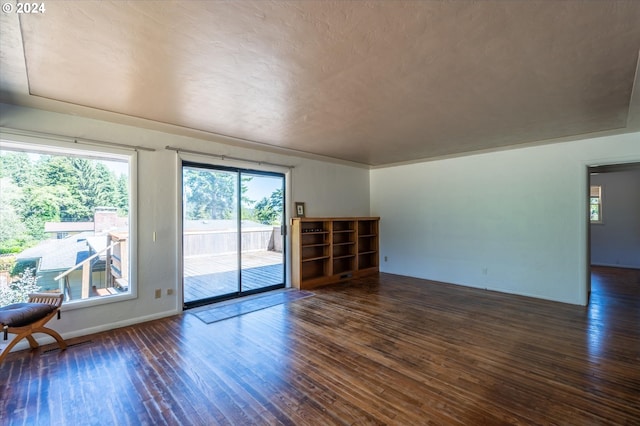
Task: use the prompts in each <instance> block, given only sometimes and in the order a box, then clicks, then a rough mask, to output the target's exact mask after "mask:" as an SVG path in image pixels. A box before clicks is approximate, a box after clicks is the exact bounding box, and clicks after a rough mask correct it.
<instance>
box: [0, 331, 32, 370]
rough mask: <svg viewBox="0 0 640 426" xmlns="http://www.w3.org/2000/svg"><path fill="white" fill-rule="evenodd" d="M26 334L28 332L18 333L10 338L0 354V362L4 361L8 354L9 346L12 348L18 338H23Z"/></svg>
mask: <svg viewBox="0 0 640 426" xmlns="http://www.w3.org/2000/svg"><path fill="white" fill-rule="evenodd" d="M27 336H28V333H20V334H18V335H17V336H16V337H15V338H14V339H13V340H11V342H10V343H9V344H8V345H7V346H5V348H4V349H3V350H2V353H1V354H0V363H1V362H2V361H4V359H5V358H6V357H7V355H9V352H11V348H13V347H14V346H15V345H16V344H17V343H18V342H19V341H20V340H22V339H24V338H25V337H27Z"/></svg>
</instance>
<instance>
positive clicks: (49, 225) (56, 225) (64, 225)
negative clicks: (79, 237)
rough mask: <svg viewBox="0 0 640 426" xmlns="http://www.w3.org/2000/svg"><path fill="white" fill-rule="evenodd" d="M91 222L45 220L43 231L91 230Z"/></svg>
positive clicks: (92, 225)
mask: <svg viewBox="0 0 640 426" xmlns="http://www.w3.org/2000/svg"><path fill="white" fill-rule="evenodd" d="M93 227H94V224H93V222H46V223H45V224H44V232H84V231H93Z"/></svg>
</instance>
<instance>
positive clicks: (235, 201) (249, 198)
mask: <svg viewBox="0 0 640 426" xmlns="http://www.w3.org/2000/svg"><path fill="white" fill-rule="evenodd" d="M182 170H183V172H182V182H183V183H182V194H183V196H182V202H183V236H182V238H183V242H182V244H183V292H184V305H185V307H193V306H198V305H203V304H206V303H210V302H213V301H216V300H222V299H228V298H232V297H238V296H241V295H245V294H251V293H257V292H261V291H267V290H271V289H275V288H281V287H284V281H285V273H284V271H285V262H284V253H285V250H284V236H283V235H282V233H281V225H282V224H283V221H284V217H285V215H284V207H283V206H284V175H282V174H277V173H267V172H259V171H249V170H240V169H231V168H222V167H213V166H208V165H203V164H196V163H188V162H185V163H183V168H182Z"/></svg>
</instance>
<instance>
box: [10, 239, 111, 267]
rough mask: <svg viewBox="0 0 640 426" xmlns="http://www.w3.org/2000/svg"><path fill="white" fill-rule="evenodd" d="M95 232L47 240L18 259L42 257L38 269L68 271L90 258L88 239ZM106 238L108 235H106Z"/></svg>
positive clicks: (17, 257)
mask: <svg viewBox="0 0 640 426" xmlns="http://www.w3.org/2000/svg"><path fill="white" fill-rule="evenodd" d="M89 238H91V239H92V240H93V239H94V238H95V235H94V234H93V232H83V233H80V234H76V235H73V236H71V237H68V238H63V239H60V240H47V241H43V242H42V243H40V244H38V245H37V246H35V247H31V248H29V249H27V250H25V251H23V252H22V253H20V254H19V255H17V256H16V259H17V260H18V261H20V260H28V259H40V262H39V265H38V271H40V272H44V271H66V270H67V269H69V268H71V267H73V266H75V265H77V264H78V263H80V262H82V261H83V260H84V259H86V258H88V257H89V256H90V255H91V253H92V251H91V249H90V247H89V241H88V239H89ZM104 238H106V237H104Z"/></svg>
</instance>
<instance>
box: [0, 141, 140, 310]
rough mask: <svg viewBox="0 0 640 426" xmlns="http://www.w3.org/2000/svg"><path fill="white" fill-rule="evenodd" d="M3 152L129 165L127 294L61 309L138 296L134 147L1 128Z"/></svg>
mask: <svg viewBox="0 0 640 426" xmlns="http://www.w3.org/2000/svg"><path fill="white" fill-rule="evenodd" d="M0 150H10V151H14V152H32V153H41V154H50V155H74V156H79V157H82V158H88V159H96V160H124V161H127V163H128V172H129V218H128V221H129V238H128V239H129V241H128V251H129V253H128V255H129V265H130V267H129V283H128V284H129V290H128V291H127V292H126V293H121V294H114V295H110V296H94V297H90V298H88V299H78V300H70V301H65V302H64V303H63V304H62V308H61V310H63V311H71V310H75V309H82V308H88V307H92V306H100V305H105V304H109V303H118V302H122V301H125V300H131V299H136V298H137V297H138V279H137V271H138V267H137V265H138V262H137V259H138V238H137V233H138V232H137V230H138V223H137V218H138V205H137V204H138V203H137V200H138V193H137V187H138V180H137V176H138V173H137V163H138V161H137V160H138V158H137V157H138V156H137V151H136V150H135V148H131V149H125V148H120V147H112V146H106V145H99V144H93V143H83V142H81V141H74V142H69V141H67V140H62V139H57V138H52V137H49V136H44V135H43V136H38V135H23V134H14V133H8V132H4V131H2V129H0Z"/></svg>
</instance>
